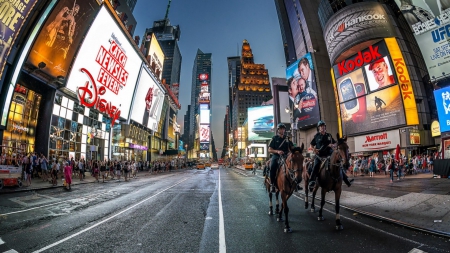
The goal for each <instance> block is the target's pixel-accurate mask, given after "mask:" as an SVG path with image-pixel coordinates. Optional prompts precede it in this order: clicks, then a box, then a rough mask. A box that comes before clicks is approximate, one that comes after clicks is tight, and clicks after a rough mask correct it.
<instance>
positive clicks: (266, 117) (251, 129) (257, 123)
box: [247, 105, 275, 141]
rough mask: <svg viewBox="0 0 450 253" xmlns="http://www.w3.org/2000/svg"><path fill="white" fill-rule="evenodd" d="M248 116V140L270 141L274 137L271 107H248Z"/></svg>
mask: <svg viewBox="0 0 450 253" xmlns="http://www.w3.org/2000/svg"><path fill="white" fill-rule="evenodd" d="M247 112H248V113H247V115H248V121H247V122H248V139H249V140H250V141H256V140H270V139H271V138H272V137H273V136H274V133H275V132H274V125H273V124H274V119H273V105H268V106H259V107H249V108H248V109H247Z"/></svg>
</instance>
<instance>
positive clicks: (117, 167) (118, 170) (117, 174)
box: [115, 161, 122, 182]
mask: <svg viewBox="0 0 450 253" xmlns="http://www.w3.org/2000/svg"><path fill="white" fill-rule="evenodd" d="M115 167H116V176H117V180H118V181H119V182H120V171H121V170H122V166H121V165H120V162H118V161H116V162H115Z"/></svg>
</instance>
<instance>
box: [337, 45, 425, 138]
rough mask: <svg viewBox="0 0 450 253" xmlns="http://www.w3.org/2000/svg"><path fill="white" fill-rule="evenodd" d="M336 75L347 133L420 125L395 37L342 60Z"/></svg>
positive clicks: (345, 131)
mask: <svg viewBox="0 0 450 253" xmlns="http://www.w3.org/2000/svg"><path fill="white" fill-rule="evenodd" d="M332 74H333V76H334V79H333V81H334V86H335V90H336V92H337V99H338V103H339V105H338V107H339V111H338V115H339V116H340V121H341V127H342V132H343V133H344V134H347V135H356V134H358V133H363V132H372V131H376V130H380V129H386V128H391V127H395V126H401V125H405V124H407V125H415V124H418V115H417V107H416V104H415V99H414V93H413V90H412V85H411V83H410V80H409V75H408V73H407V68H406V66H405V64H404V60H403V56H402V55H401V52H400V49H399V47H398V44H397V42H396V39H395V38H388V39H385V40H384V41H380V42H378V43H376V44H374V45H371V46H369V47H368V48H366V49H364V50H362V51H360V52H357V53H356V54H355V55H353V56H352V57H350V58H348V59H344V60H342V61H341V62H339V63H338V64H336V65H334V66H333V69H332Z"/></svg>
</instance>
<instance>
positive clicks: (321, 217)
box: [317, 188, 326, 221]
mask: <svg viewBox="0 0 450 253" xmlns="http://www.w3.org/2000/svg"><path fill="white" fill-rule="evenodd" d="M320 193H321V194H320V195H321V199H320V209H319V216H318V217H317V220H320V221H323V220H325V218H324V217H323V215H322V211H323V206H324V205H325V194H326V192H325V190H324V189H323V188H322V191H321V192H320Z"/></svg>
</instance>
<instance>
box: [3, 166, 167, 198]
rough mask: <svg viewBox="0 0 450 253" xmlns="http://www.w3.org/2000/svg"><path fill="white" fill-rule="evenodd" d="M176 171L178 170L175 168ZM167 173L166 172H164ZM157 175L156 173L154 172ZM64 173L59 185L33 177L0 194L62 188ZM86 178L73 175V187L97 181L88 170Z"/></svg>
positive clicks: (141, 173) (146, 174)
mask: <svg viewBox="0 0 450 253" xmlns="http://www.w3.org/2000/svg"><path fill="white" fill-rule="evenodd" d="M174 171H176V170H174ZM163 173H166V172H163ZM148 175H151V174H150V173H148V171H139V172H138V174H137V176H138V177H144V176H148ZM154 175H156V174H154ZM61 176H62V174H58V181H57V182H58V185H57V186H52V184H51V183H49V182H48V181H46V182H44V181H42V179H41V178H36V177H35V178H32V179H31V185H30V186H26V185H27V183H26V182H24V181H22V184H23V186H22V187H18V186H14V187H7V186H5V187H3V189H1V190H0V195H1V194H4V193H14V192H23V191H35V190H43V189H50V188H61V187H63V179H62V178H61ZM85 176H86V177H85V178H84V179H83V181H80V179H79V177H78V176H73V177H72V188H73V187H76V186H77V185H80V184H89V183H96V182H97V180H96V179H95V177H93V176H91V173H90V172H86V173H85ZM124 180H125V178H124V177H123V175H122V176H121V177H120V181H124ZM99 181H100V183H102V182H103V180H102V178H101V177H99ZM116 181H117V178H115V179H111V178H110V177H108V178H107V179H105V183H107V182H116Z"/></svg>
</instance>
